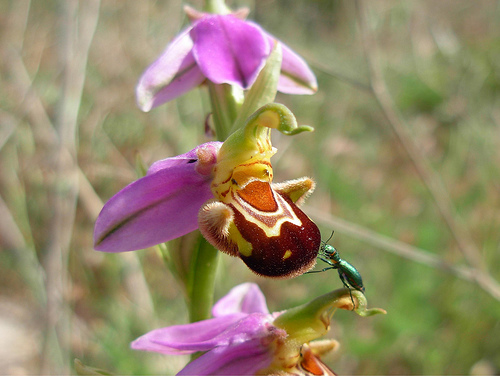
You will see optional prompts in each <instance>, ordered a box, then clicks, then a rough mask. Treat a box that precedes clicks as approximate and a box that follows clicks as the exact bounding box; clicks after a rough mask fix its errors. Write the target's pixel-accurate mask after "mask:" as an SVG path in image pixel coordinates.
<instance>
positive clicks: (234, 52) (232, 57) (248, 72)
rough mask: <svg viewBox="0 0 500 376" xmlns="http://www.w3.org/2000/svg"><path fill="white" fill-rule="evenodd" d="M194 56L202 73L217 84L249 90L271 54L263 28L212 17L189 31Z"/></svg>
mask: <svg viewBox="0 0 500 376" xmlns="http://www.w3.org/2000/svg"><path fill="white" fill-rule="evenodd" d="M190 35H191V38H192V39H193V42H194V46H193V55H194V58H195V60H196V62H197V63H198V67H199V68H200V70H201V71H202V72H203V74H204V75H205V76H206V77H207V78H208V79H209V80H210V81H212V82H214V83H216V84H223V83H226V84H231V85H238V86H240V87H241V88H243V89H247V88H248V87H250V86H251V85H252V84H253V83H254V81H255V79H256V78H257V75H258V74H259V72H260V70H261V69H262V67H263V66H264V64H265V62H266V58H267V56H269V54H270V52H271V45H270V44H269V42H268V40H267V39H266V37H265V35H264V33H263V31H262V29H261V28H260V27H259V26H257V25H256V24H253V23H251V22H248V21H242V20H240V19H238V18H236V17H234V16H232V15H224V16H223V15H211V16H206V17H203V18H202V19H201V20H199V21H197V22H196V23H195V24H194V26H193V28H192V30H191V32H190Z"/></svg>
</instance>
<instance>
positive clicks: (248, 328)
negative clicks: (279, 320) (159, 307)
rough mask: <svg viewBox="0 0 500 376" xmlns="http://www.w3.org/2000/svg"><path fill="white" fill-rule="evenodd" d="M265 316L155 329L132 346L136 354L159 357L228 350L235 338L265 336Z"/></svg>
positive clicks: (240, 315)
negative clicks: (214, 349)
mask: <svg viewBox="0 0 500 376" xmlns="http://www.w3.org/2000/svg"><path fill="white" fill-rule="evenodd" d="M266 318H267V316H265V315H263V314H259V313H254V314H252V315H247V314H244V313H234V314H232V315H228V316H224V317H217V318H213V319H209V320H203V321H198V322H195V323H191V324H186V325H174V326H169V327H166V328H161V329H155V330H153V331H151V332H149V333H146V334H145V335H143V336H142V337H139V338H138V339H136V340H135V341H134V342H132V344H131V346H132V348H133V349H135V350H145V351H154V352H159V353H162V354H170V355H179V354H191V353H193V352H196V351H208V350H211V349H213V348H216V347H219V346H229V345H231V344H232V343H233V342H234V341H235V338H238V340H239V341H241V342H243V341H248V340H251V339H253V338H260V337H263V336H264V335H266V334H267V330H266V327H265V322H266Z"/></svg>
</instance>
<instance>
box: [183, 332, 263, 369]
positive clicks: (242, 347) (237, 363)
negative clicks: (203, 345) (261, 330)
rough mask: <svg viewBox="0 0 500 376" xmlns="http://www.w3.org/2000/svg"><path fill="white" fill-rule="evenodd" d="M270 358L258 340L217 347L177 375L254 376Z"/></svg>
mask: <svg viewBox="0 0 500 376" xmlns="http://www.w3.org/2000/svg"><path fill="white" fill-rule="evenodd" d="M271 361H272V357H271V356H269V350H268V349H267V348H266V347H264V346H263V345H262V343H261V341H260V339H253V340H250V341H247V342H243V343H239V342H236V343H235V344H233V345H229V346H225V347H217V348H215V349H213V350H212V351H210V352H208V353H206V354H204V355H202V356H200V357H199V358H198V359H196V360H194V361H192V362H191V363H189V364H188V365H186V367H184V368H183V369H182V370H181V371H180V372H179V373H178V374H177V375H178V376H181V375H255V374H256V372H257V371H259V370H262V369H265V368H267V367H269V366H270V364H271Z"/></svg>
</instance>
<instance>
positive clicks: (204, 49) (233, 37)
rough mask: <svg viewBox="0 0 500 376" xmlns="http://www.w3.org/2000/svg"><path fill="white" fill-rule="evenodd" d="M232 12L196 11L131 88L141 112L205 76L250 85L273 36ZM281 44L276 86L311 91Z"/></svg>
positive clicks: (310, 77)
mask: <svg viewBox="0 0 500 376" xmlns="http://www.w3.org/2000/svg"><path fill="white" fill-rule="evenodd" d="M191 13H193V11H191ZM238 15H239V14H238V13H234V14H209V13H197V15H196V17H195V18H196V19H195V20H194V21H193V24H192V25H191V26H189V27H188V28H186V29H185V30H183V31H182V32H181V33H180V34H179V35H178V36H177V37H175V38H174V39H173V40H172V42H171V43H170V44H169V45H168V46H167V47H166V49H165V51H164V52H163V53H162V54H161V55H160V56H159V57H158V59H157V60H156V61H155V62H154V63H153V64H151V65H150V66H149V67H148V68H147V69H146V71H145V72H144V73H143V75H142V77H141V78H140V80H139V83H138V85H137V88H136V97H137V103H138V105H139V107H140V108H141V109H142V110H143V111H146V112H147V111H149V110H151V109H152V108H154V107H156V106H159V105H161V104H163V103H165V102H168V101H170V100H172V99H174V98H176V97H179V96H181V95H182V94H184V93H186V92H188V91H189V90H191V89H193V88H195V87H196V86H198V85H200V84H201V83H203V82H204V81H205V80H206V79H208V80H209V81H211V82H213V83H215V84H230V85H236V86H237V87H239V88H241V89H248V88H249V87H250V86H252V84H253V83H254V82H255V80H256V78H257V76H258V74H259V72H260V71H261V69H262V68H263V67H264V65H265V63H266V60H267V58H268V57H269V55H270V54H271V51H272V48H273V46H274V43H275V40H276V38H274V37H273V36H271V35H270V34H268V33H267V32H266V31H264V30H263V29H262V28H261V27H260V26H259V25H257V24H256V23H253V22H250V21H246V20H242V19H240V18H239V17H238ZM281 47H282V51H283V61H282V64H281V75H280V78H279V82H278V90H279V91H281V92H283V93H287V94H314V93H315V92H316V90H317V81H316V77H315V76H314V74H313V73H312V71H311V69H310V68H309V67H308V65H307V63H306V62H305V61H304V60H303V59H302V58H301V57H300V56H299V55H297V54H296V53H295V52H294V51H293V50H291V49H290V48H289V47H288V46H286V45H285V44H283V43H281Z"/></svg>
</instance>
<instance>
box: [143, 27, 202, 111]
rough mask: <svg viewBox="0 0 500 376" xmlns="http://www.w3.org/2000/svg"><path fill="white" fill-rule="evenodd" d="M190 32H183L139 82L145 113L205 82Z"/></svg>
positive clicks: (187, 30) (188, 30)
mask: <svg viewBox="0 0 500 376" xmlns="http://www.w3.org/2000/svg"><path fill="white" fill-rule="evenodd" d="M190 30H191V27H189V28H187V29H185V30H183V31H182V32H181V33H180V34H179V35H178V36H177V37H176V38H175V39H174V40H173V41H172V42H171V43H170V44H169V45H168V46H167V48H166V49H165V51H164V52H163V53H162V54H161V55H160V57H159V58H158V59H157V60H156V61H155V62H154V63H153V64H151V65H150V66H149V67H148V68H147V69H146V71H145V72H144V73H143V74H142V76H141V78H140V79H139V83H138V84H137V88H136V98H137V104H138V106H139V108H140V109H141V110H142V111H145V112H147V111H149V110H151V109H152V108H154V107H157V106H159V105H160V104H162V103H165V102H168V101H170V100H172V99H174V98H176V97H178V96H181V95H182V94H184V93H186V92H188V91H189V90H191V89H194V88H195V87H197V86H198V85H200V84H201V83H202V82H203V81H204V80H205V76H204V75H203V73H201V71H200V69H199V68H198V66H197V64H196V61H195V60H194V57H193V52H192V49H193V41H192V40H191V38H190V36H189V32H190Z"/></svg>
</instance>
